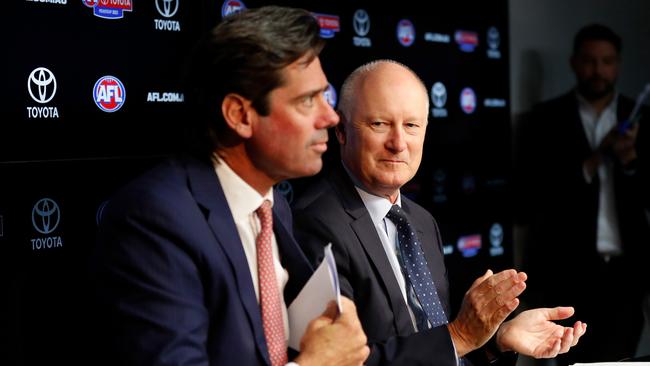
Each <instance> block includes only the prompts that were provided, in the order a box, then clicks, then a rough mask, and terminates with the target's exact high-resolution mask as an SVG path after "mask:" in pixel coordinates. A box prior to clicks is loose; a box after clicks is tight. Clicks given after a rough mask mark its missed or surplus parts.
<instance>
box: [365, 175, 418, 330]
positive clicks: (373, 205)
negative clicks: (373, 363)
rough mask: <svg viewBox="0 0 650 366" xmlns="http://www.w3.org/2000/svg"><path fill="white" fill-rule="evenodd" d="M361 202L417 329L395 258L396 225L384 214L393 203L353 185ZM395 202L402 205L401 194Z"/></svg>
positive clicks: (404, 283) (400, 270)
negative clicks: (373, 226)
mask: <svg viewBox="0 0 650 366" xmlns="http://www.w3.org/2000/svg"><path fill="white" fill-rule="evenodd" d="M354 188H355V189H356V190H357V192H359V196H361V200H362V201H363V204H364V205H365V206H366V209H367V210H368V213H369V214H370V218H371V219H372V223H373V224H374V225H375V230H377V235H379V239H380V240H381V245H382V246H383V247H384V252H386V257H387V258H388V262H389V263H390V267H391V268H392V269H393V274H395V279H396V280H397V283H398V284H399V289H400V290H401V292H402V297H403V298H404V303H405V304H407V305H406V308H407V309H408V311H409V315H410V316H411V322H412V323H413V329H415V330H417V322H416V320H415V315H414V314H413V311H412V310H411V307H410V306H408V299H407V297H406V296H407V294H406V281H405V280H404V274H403V273H402V266H401V265H400V264H399V259H397V254H396V250H398V248H397V227H395V224H394V223H393V222H392V221H391V220H389V219H387V218H386V214H388V211H390V208H391V207H393V204H392V203H390V201H389V200H388V199H386V198H385V197H379V196H375V195H374V194H370V193H368V192H366V191H364V190H363V189H361V188H359V187H356V186H355V187H354ZM395 204H396V205H398V206H400V207H401V206H402V199H401V196H400V195H399V194H398V196H397V200H396V201H395Z"/></svg>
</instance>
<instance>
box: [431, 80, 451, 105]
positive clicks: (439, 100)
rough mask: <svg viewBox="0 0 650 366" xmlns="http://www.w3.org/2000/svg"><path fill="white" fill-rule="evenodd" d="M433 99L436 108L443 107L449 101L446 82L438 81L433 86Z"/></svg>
mask: <svg viewBox="0 0 650 366" xmlns="http://www.w3.org/2000/svg"><path fill="white" fill-rule="evenodd" d="M431 101H432V102H433V105H434V106H436V108H443V107H444V106H445V103H447V89H446V88H445V84H443V83H441V82H437V83H435V84H433V86H432V87H431Z"/></svg>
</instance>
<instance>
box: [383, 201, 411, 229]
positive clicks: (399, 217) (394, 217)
mask: <svg viewBox="0 0 650 366" xmlns="http://www.w3.org/2000/svg"><path fill="white" fill-rule="evenodd" d="M386 217H387V218H388V219H389V220H390V221H392V222H393V224H395V225H399V224H406V223H407V221H406V215H404V211H402V208H401V207H399V206H398V205H393V207H391V208H390V211H388V213H387V214H386Z"/></svg>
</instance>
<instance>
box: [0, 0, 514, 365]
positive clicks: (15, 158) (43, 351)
mask: <svg viewBox="0 0 650 366" xmlns="http://www.w3.org/2000/svg"><path fill="white" fill-rule="evenodd" d="M274 3H277V4H284V5H293V6H300V7H304V8H306V9H308V10H310V11H311V12H313V14H314V16H315V17H317V18H318V19H319V21H320V24H321V28H322V33H321V35H322V37H325V38H328V39H329V42H328V45H327V46H326V48H325V50H324V51H323V54H322V56H321V59H322V63H323V67H324V69H325V72H326V73H327V75H328V78H329V81H330V83H331V88H330V91H329V92H328V93H327V94H328V98H329V100H330V102H331V103H332V104H333V105H336V102H337V95H338V91H339V87H340V85H341V83H342V82H343V79H344V77H345V76H346V75H347V74H348V73H349V72H350V71H352V70H353V69H354V68H355V67H357V66H359V65H360V64H361V63H363V62H366V61H370V60H373V59H377V58H392V59H396V60H398V61H401V62H403V63H405V64H407V65H408V66H410V67H412V68H413V69H414V70H415V71H416V72H417V73H418V74H419V75H420V76H421V77H422V79H423V81H424V83H425V84H426V86H427V88H428V90H429V93H430V97H431V111H430V116H429V126H428V132H427V134H428V135H427V140H426V144H425V145H426V146H425V156H424V158H423V163H422V166H421V168H420V171H419V173H418V175H417V176H416V178H415V179H414V180H413V181H412V182H410V183H409V184H408V185H407V186H406V187H405V188H404V190H403V192H404V193H405V194H407V195H408V196H410V197H412V198H414V199H415V200H417V201H418V202H419V203H420V204H422V205H423V206H424V207H426V208H427V209H429V210H430V211H431V212H432V213H433V214H434V216H435V217H436V219H437V220H438V222H439V224H440V227H441V230H442V236H443V241H444V244H445V247H444V250H445V253H446V258H447V263H448V267H449V276H450V280H451V281H452V284H453V287H452V288H455V292H454V294H453V295H454V302H455V303H457V302H458V299H460V298H461V297H462V294H463V293H464V292H465V290H466V288H467V286H468V285H469V284H470V283H471V279H473V278H475V277H476V276H478V275H480V274H482V273H483V272H484V271H485V269H486V268H487V267H489V268H492V269H501V268H505V267H508V266H510V265H511V264H512V249H511V248H512V236H511V228H512V223H511V215H510V209H509V207H510V204H509V195H508V184H509V167H510V142H509V141H510V127H509V126H510V122H509V114H510V113H509V109H510V103H509V101H510V100H509V90H508V85H509V72H508V70H509V65H508V47H507V45H508V29H507V24H508V23H507V1H506V0H500V1H491V2H479V3H458V2H455V3H456V4H457V5H453V4H444V6H442V5H443V3H436V4H435V5H431V4H427V6H424V5H421V4H419V3H417V2H412V3H408V2H407V3H396V2H393V3H387V4H386V5H381V4H379V3H377V2H371V1H348V2H343V1H323V0H319V1H317V2H313V1H311V2H310V1H302V2H298V1H294V2H290V3H289V2H281V1H280V2H274ZM263 4H264V2H262V1H253V0H246V1H245V2H242V1H232V0H231V1H222V0H218V1H217V0H210V1H208V0H201V1H198V0H21V1H19V2H17V3H16V4H12V5H11V6H10V13H9V15H10V17H8V18H7V19H6V20H5V21H6V22H7V21H8V22H11V24H12V27H11V28H12V29H13V30H14V32H15V34H13V35H11V36H10V37H7V38H8V40H7V41H8V42H9V52H8V54H7V56H8V57H6V59H7V62H8V67H7V68H6V70H7V71H8V72H6V73H5V74H4V79H5V82H6V83H7V84H8V85H9V88H10V89H9V90H10V92H9V93H5V94H3V98H2V100H3V114H4V115H5V117H3V122H2V123H1V124H0V182H2V183H1V185H0V287H1V288H2V293H3V294H4V295H3V296H2V299H1V300H0V364H8V365H14V364H16V365H23V364H24V365H31V364H43V363H45V362H47V363H59V362H64V363H65V364H92V360H93V357H96V356H97V355H93V354H92V352H91V351H90V350H91V349H92V344H93V339H94V337H93V332H94V329H93V328H92V322H90V321H89V319H90V316H91V315H92V313H93V309H92V307H91V306H90V304H89V301H88V298H89V296H90V295H91V291H92V289H91V288H90V286H89V282H88V279H87V277H86V265H87V264H86V263H87V259H88V256H89V254H90V252H91V251H92V247H93V245H94V240H95V229H96V222H97V219H98V217H99V216H100V215H101V210H102V207H103V204H104V203H105V201H106V200H108V199H109V198H110V196H111V194H112V193H114V192H115V191H116V189H118V188H119V187H120V186H121V185H122V184H124V183H125V182H126V181H128V180H129V179H131V178H132V177H134V176H135V175H137V174H139V173H140V172H142V171H143V170H145V169H147V168H149V167H150V166H151V165H152V164H154V163H156V162H157V161H159V160H160V159H161V158H163V157H164V156H166V155H169V154H171V153H173V152H174V151H175V150H176V148H177V146H178V139H179V137H178V136H179V131H180V130H181V126H182V124H183V123H184V122H186V117H185V116H186V113H184V108H185V105H184V101H185V95H184V93H183V90H182V87H181V73H180V70H181V69H182V66H183V64H184V61H185V57H186V55H187V54H188V53H189V51H190V50H191V48H192V45H193V44H194V42H195V41H196V40H197V39H198V38H199V36H200V34H201V33H202V32H203V31H205V30H208V29H210V28H211V27H212V26H214V25H215V24H216V23H217V22H218V21H219V20H221V19H222V17H223V16H227V15H228V14H231V13H233V12H236V11H239V10H240V9H243V8H246V7H258V6H261V5H263ZM14 9H15V13H14ZM328 155H329V158H328V160H329V162H328V163H329V164H332V163H333V162H334V161H335V160H336V152H335V149H333V146H331V149H330V151H329V152H328ZM306 184H309V180H308V179H306V180H297V181H290V182H283V183H281V184H280V185H279V188H280V189H281V190H282V191H283V192H284V193H285V194H286V196H287V198H289V199H292V197H293V195H295V194H298V193H299V191H300V189H301V187H304V186H305V185H306Z"/></svg>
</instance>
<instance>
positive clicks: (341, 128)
mask: <svg viewBox="0 0 650 366" xmlns="http://www.w3.org/2000/svg"><path fill="white" fill-rule="evenodd" d="M338 114H339V123H338V124H337V125H336V127H334V132H336V139H337V140H338V141H339V145H341V146H343V145H345V124H346V123H348V121H347V120H346V119H345V116H344V115H343V113H341V112H338Z"/></svg>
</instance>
